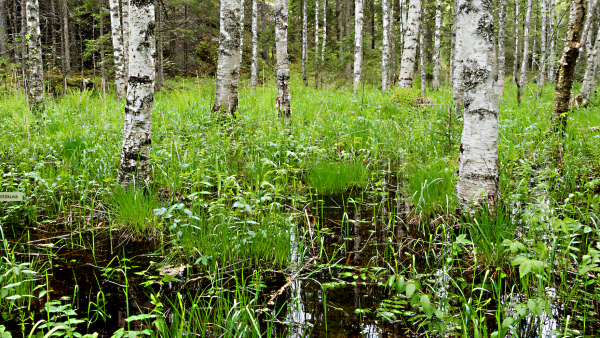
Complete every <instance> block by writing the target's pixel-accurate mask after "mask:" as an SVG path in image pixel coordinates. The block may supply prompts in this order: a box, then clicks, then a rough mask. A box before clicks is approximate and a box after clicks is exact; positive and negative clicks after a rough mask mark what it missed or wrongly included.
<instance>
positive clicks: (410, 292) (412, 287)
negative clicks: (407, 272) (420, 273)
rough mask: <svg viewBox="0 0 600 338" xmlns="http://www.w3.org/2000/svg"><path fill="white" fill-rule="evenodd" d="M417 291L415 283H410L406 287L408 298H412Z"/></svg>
mask: <svg viewBox="0 0 600 338" xmlns="http://www.w3.org/2000/svg"><path fill="white" fill-rule="evenodd" d="M415 290H417V286H416V285H415V284H413V283H409V284H407V285H406V297H407V298H411V297H412V295H413V293H415Z"/></svg>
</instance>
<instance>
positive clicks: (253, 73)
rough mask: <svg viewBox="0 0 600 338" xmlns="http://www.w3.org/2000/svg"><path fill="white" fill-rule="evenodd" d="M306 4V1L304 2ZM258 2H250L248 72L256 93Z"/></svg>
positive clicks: (254, 0) (255, 0)
mask: <svg viewBox="0 0 600 338" xmlns="http://www.w3.org/2000/svg"><path fill="white" fill-rule="evenodd" d="M305 3H306V0H305ZM302 48H303V49H302V53H303V54H302V74H305V73H304V43H303V44H302ZM257 59H258V0H252V65H251V70H250V86H251V87H252V91H254V92H256V78H257V76H258V65H257V61H258V60H257Z"/></svg>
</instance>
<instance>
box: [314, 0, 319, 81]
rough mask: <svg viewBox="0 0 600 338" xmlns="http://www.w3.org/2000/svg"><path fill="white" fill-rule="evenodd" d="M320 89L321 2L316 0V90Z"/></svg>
mask: <svg viewBox="0 0 600 338" xmlns="http://www.w3.org/2000/svg"><path fill="white" fill-rule="evenodd" d="M317 88H319V0H315V89H317Z"/></svg>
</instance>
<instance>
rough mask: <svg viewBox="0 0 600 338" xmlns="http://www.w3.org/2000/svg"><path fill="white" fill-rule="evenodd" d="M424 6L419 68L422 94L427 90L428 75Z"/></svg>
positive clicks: (420, 34)
mask: <svg viewBox="0 0 600 338" xmlns="http://www.w3.org/2000/svg"><path fill="white" fill-rule="evenodd" d="M424 17H425V15H424V13H423V8H421V27H420V28H419V59H420V60H419V68H420V70H421V95H423V96H425V94H426V92H427V75H426V74H425V25H424V24H423V18H424Z"/></svg>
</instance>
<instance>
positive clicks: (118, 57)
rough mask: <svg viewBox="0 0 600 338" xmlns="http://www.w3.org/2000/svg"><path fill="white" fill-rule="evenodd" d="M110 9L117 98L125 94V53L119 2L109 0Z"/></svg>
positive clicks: (117, 0)
mask: <svg viewBox="0 0 600 338" xmlns="http://www.w3.org/2000/svg"><path fill="white" fill-rule="evenodd" d="M109 1H110V3H109V7H110V26H111V36H112V43H113V53H114V59H115V85H116V89H117V96H118V97H125V95H126V94H127V85H126V82H125V81H126V76H127V74H126V73H125V63H126V62H125V51H124V44H123V30H122V26H121V14H120V12H119V0H109Z"/></svg>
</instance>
